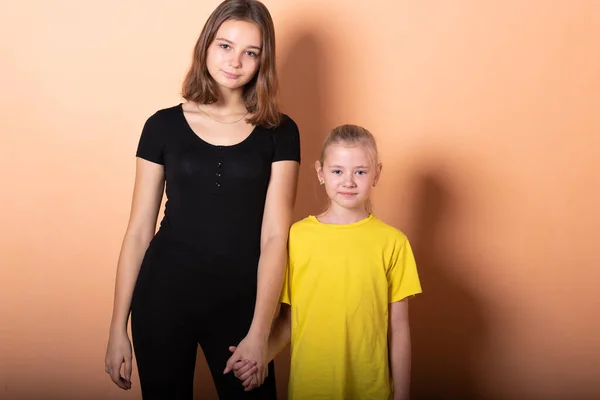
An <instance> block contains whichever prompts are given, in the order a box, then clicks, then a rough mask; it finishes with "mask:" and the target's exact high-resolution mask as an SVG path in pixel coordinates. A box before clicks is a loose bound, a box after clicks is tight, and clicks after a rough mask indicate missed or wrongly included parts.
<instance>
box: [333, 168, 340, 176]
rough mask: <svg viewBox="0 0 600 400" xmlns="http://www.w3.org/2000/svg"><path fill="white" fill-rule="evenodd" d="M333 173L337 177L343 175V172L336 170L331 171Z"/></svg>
mask: <svg viewBox="0 0 600 400" xmlns="http://www.w3.org/2000/svg"><path fill="white" fill-rule="evenodd" d="M331 172H333V173H334V174H336V175H339V174H341V173H342V171H340V170H339V169H334V170H333V171H331Z"/></svg>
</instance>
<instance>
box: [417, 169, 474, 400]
mask: <svg viewBox="0 0 600 400" xmlns="http://www.w3.org/2000/svg"><path fill="white" fill-rule="evenodd" d="M417 179H418V180H417V184H416V185H415V186H414V187H415V188H416V194H415V202H414V204H416V207H417V208H416V210H415V213H416V214H415V218H414V220H413V221H414V226H413V227H414V229H413V234H412V235H411V238H410V240H411V244H412V246H413V249H414V252H415V257H416V259H417V264H418V268H419V274H420V277H421V283H422V286H423V294H422V295H419V296H417V297H416V298H415V300H414V301H413V302H412V303H411V311H410V314H411V315H410V323H411V331H412V346H413V358H412V359H413V370H412V398H413V399H415V400H418V399H423V400H425V399H427V400H429V399H436V400H443V399H464V400H470V399H480V398H482V396H481V393H480V392H479V390H478V385H477V381H476V380H477V376H476V375H475V374H476V365H475V363H476V361H477V357H478V354H479V352H480V349H481V348H482V347H481V346H482V343H483V340H484V338H485V334H486V325H485V321H484V316H483V313H482V308H481V306H480V304H478V302H477V299H476V298H475V297H474V296H473V294H471V293H469V290H468V289H467V287H466V285H464V284H461V282H460V278H458V277H457V274H456V273H455V271H461V270H465V266H464V265H458V264H457V263H456V258H457V257H456V253H457V252H456V251H454V252H453V251H451V250H452V249H451V248H450V247H449V246H451V244H450V243H448V242H447V241H446V242H444V241H442V240H441V234H442V229H443V228H444V226H445V224H448V223H451V221H452V220H453V213H456V212H457V211H458V207H459V202H458V201H457V200H458V199H457V197H458V196H457V195H453V194H452V193H451V192H450V190H451V186H450V182H449V181H448V180H447V178H445V175H444V174H441V173H437V172H432V173H425V174H422V175H420V176H418V178H417ZM454 215H455V214H454ZM452 242H453V245H455V244H454V243H460V242H461V241H460V240H453V241H452Z"/></svg>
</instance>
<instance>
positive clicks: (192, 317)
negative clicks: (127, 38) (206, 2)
mask: <svg viewBox="0 0 600 400" xmlns="http://www.w3.org/2000/svg"><path fill="white" fill-rule="evenodd" d="M137 156H138V157H140V158H143V159H146V160H148V161H151V162H154V163H157V164H161V165H164V169H165V180H166V193H167V202H166V208H165V215H164V218H163V220H162V221H161V224H160V228H159V231H158V232H157V234H156V236H155V237H154V238H153V240H152V242H151V243H150V246H149V248H148V250H147V251H146V254H145V257H144V260H143V262H142V265H141V268H140V273H139V276H138V280H137V283H136V287H135V290H134V296H133V300H132V310H131V311H132V317H131V318H132V320H131V323H132V334H133V343H134V350H135V354H136V360H137V365H138V370H139V375H140V381H141V385H142V394H143V397H144V399H192V389H193V378H194V366H195V357H196V347H197V344H198V343H199V344H200V346H201V347H202V350H203V352H204V354H205V356H206V358H207V361H208V364H209V367H210V369H211V372H212V374H213V380H214V381H215V386H216V387H217V391H218V392H219V397H220V398H221V399H238V398H239V399H254V398H261V399H275V398H276V391H275V380H274V371H273V365H272V363H271V365H270V372H269V378H268V379H267V381H265V384H264V385H263V386H261V387H260V388H258V389H255V390H253V391H251V392H243V387H242V386H241V383H240V382H239V381H238V380H237V379H235V377H234V376H233V374H228V375H226V376H223V374H222V372H223V369H224V368H225V363H226V361H227V359H228V358H229V356H230V353H229V350H228V347H229V346H231V345H237V344H238V343H239V342H240V340H242V339H243V338H244V336H245V335H246V334H247V332H248V329H249V327H250V323H251V321H252V315H253V312H254V303H255V297H256V273H257V268H258V259H259V256H260V232H261V225H262V217H263V209H264V205H265V198H266V192H267V187H268V184H269V179H270V175H271V164H272V163H273V162H277V161H282V160H295V161H298V162H299V161H300V139H299V133H298V128H297V126H296V124H295V122H294V121H293V120H292V119H291V118H289V117H288V116H284V118H283V121H282V123H281V125H280V126H279V127H277V128H275V129H267V128H264V127H260V126H257V127H256V128H255V129H254V130H253V131H252V133H251V134H250V136H248V138H247V139H245V140H244V141H242V142H241V143H239V144H236V145H233V146H214V145H211V144H209V143H207V142H205V141H203V140H202V139H201V138H200V137H198V136H197V135H196V134H195V133H194V132H193V131H192V130H191V128H190V127H189V125H188V123H187V121H186V119H185V117H184V115H183V109H182V107H181V104H179V105H177V106H175V107H171V108H167V109H163V110H160V111H158V112H157V113H155V114H154V115H153V116H151V117H150V118H149V119H148V120H147V121H146V124H145V125H144V129H143V131H142V135H141V138H140V141H139V144H138V149H137Z"/></svg>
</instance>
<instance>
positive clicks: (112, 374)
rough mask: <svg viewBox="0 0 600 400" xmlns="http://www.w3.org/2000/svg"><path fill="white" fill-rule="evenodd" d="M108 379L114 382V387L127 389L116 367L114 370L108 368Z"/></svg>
mask: <svg viewBox="0 0 600 400" xmlns="http://www.w3.org/2000/svg"><path fill="white" fill-rule="evenodd" d="M110 379H111V380H112V381H113V382H114V384H115V385H117V386H118V387H120V388H121V389H127V385H126V384H125V381H124V380H123V378H121V375H120V371H119V368H118V367H116V368H115V367H114V366H113V367H111V368H110Z"/></svg>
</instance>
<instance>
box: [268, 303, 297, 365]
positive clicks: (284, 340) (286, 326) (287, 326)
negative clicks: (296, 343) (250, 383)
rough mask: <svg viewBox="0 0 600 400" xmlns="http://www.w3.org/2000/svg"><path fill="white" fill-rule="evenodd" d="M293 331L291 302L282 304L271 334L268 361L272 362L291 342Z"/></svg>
mask: <svg viewBox="0 0 600 400" xmlns="http://www.w3.org/2000/svg"><path fill="white" fill-rule="evenodd" d="M291 333H292V310H291V307H290V306H289V304H281V308H280V311H279V316H278V317H277V318H276V319H275V322H274V323H273V330H272V331H271V335H270V336H269V344H268V350H267V361H269V362H271V361H272V360H274V359H275V357H277V355H278V354H279V353H281V351H282V350H283V349H285V346H287V345H288V344H289V343H290V337H291Z"/></svg>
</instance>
